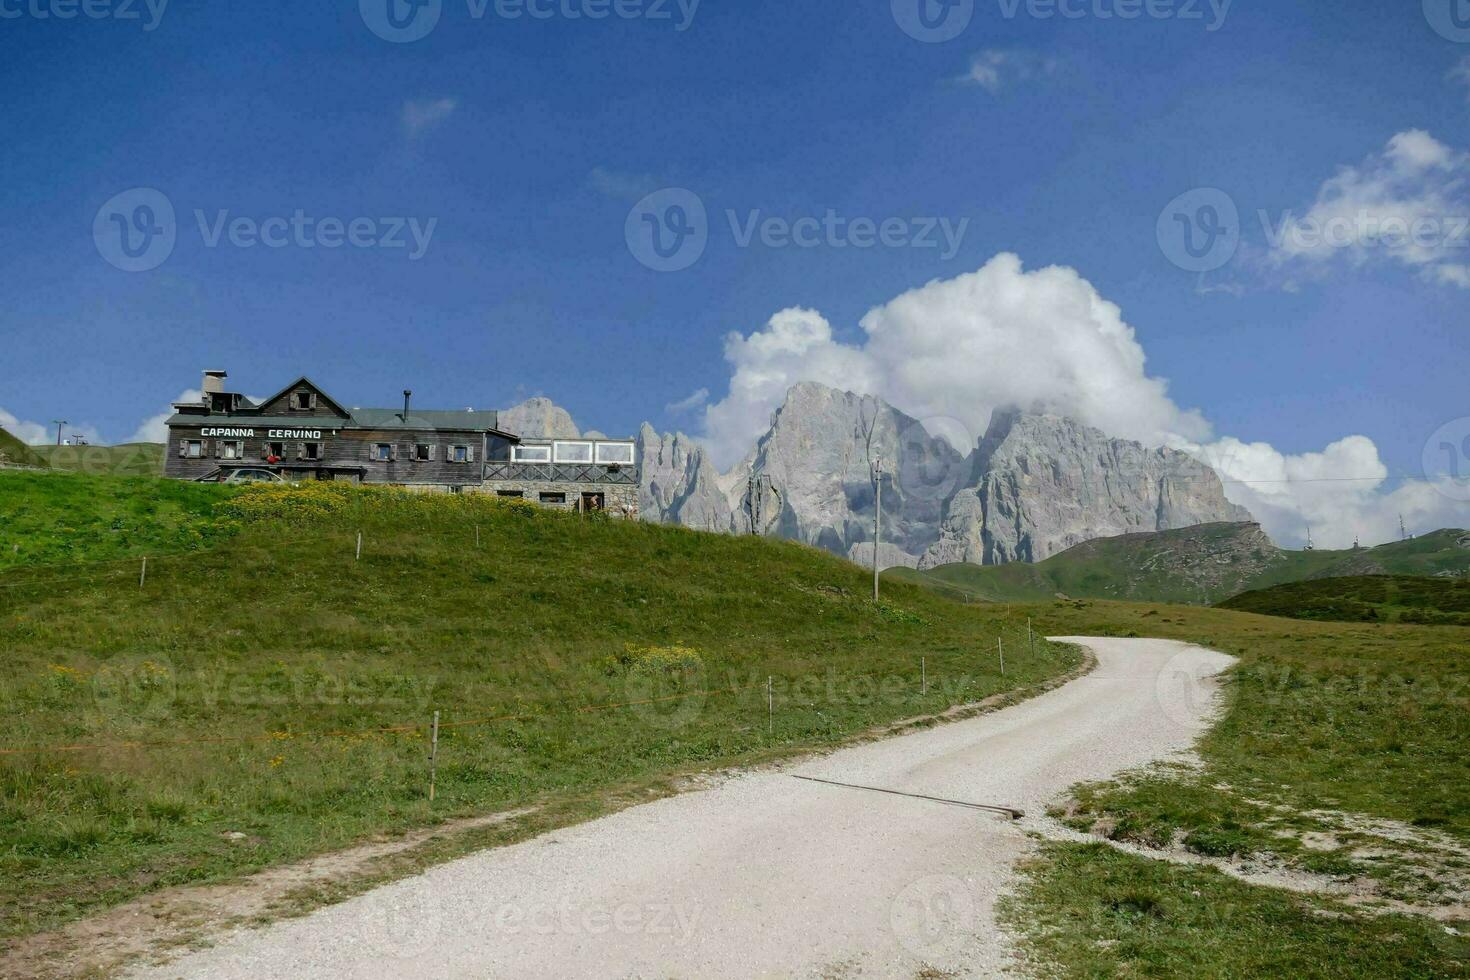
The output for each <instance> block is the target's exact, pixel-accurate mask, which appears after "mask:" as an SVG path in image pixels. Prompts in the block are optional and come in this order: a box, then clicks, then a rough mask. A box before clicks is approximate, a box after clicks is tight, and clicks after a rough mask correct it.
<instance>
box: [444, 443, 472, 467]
mask: <svg viewBox="0 0 1470 980" xmlns="http://www.w3.org/2000/svg"><path fill="white" fill-rule="evenodd" d="M449 461H450V462H451V463H468V462H469V461H470V447H469V446H450V447H449Z"/></svg>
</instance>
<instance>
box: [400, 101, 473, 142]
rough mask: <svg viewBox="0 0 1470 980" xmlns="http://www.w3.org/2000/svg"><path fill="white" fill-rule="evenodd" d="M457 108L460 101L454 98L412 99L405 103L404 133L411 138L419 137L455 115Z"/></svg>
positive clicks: (403, 111)
mask: <svg viewBox="0 0 1470 980" xmlns="http://www.w3.org/2000/svg"><path fill="white" fill-rule="evenodd" d="M457 108H459V102H458V101H456V100H454V99H422V100H417V101H415V100H412V99H410V100H409V101H407V102H405V103H403V110H402V114H401V118H402V122H403V134H404V135H405V136H407V137H408V138H409V139H410V140H414V139H417V138H418V137H420V136H422V135H423V134H424V133H427V132H428V131H429V130H431V129H434V128H435V127H436V126H438V125H439V124H441V123H443V122H444V121H445V120H446V119H448V118H449V117H450V116H452V115H454V110H455V109H457Z"/></svg>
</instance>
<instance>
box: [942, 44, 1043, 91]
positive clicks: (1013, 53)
mask: <svg viewBox="0 0 1470 980" xmlns="http://www.w3.org/2000/svg"><path fill="white" fill-rule="evenodd" d="M1056 67H1057V62H1056V59H1055V58H1043V57H1041V56H1040V55H1037V54H1035V53H1033V52H1030V51H1018V50H1001V49H999V48H991V49H988V50H985V51H981V52H980V53H979V54H977V55H975V57H974V58H972V59H971V60H970V70H969V71H967V72H965V74H963V75H961V76H960V78H959V81H960V82H962V83H964V84H968V85H978V86H980V87H981V88H983V89H985V90H986V91H987V92H990V93H991V94H992V95H994V94H998V93H999V92H1000V91H1001V89H1003V88H1006V87H1007V86H1008V85H1010V84H1014V83H1016V82H1021V81H1029V80H1030V79H1033V78H1038V77H1040V76H1042V75H1050V74H1051V73H1052V72H1054V71H1056Z"/></svg>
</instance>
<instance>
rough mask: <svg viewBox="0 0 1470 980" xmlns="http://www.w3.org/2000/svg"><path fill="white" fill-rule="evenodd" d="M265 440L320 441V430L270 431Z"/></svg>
mask: <svg viewBox="0 0 1470 980" xmlns="http://www.w3.org/2000/svg"><path fill="white" fill-rule="evenodd" d="M265 437H266V438H267V439H320V438H321V437H322V430H321V429H271V430H270V431H269V432H267V433H266V436H265Z"/></svg>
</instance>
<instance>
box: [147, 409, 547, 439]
mask: <svg viewBox="0 0 1470 980" xmlns="http://www.w3.org/2000/svg"><path fill="white" fill-rule="evenodd" d="M497 421H498V419H497V417H496V413H495V412H441V411H432V410H430V411H423V412H420V411H410V412H409V415H408V421H407V422H404V421H403V412H402V410H401V409H395V408H355V409H353V410H352V412H351V414H350V417H348V418H345V419H340V418H337V417H335V416H331V415H251V414H250V413H249V412H231V413H229V414H224V413H222V412H215V413H208V414H192V413H186V412H180V413H178V414H176V415H173V416H171V417H170V418H169V420H168V423H167V424H168V425H187V426H190V427H193V426H196V425H202V426H211V427H218V428H221V429H250V428H263V429H374V430H403V431H405V432H424V431H428V430H433V429H446V430H449V431H453V432H488V433H490V434H491V435H498V436H504V437H505V438H507V439H510V440H512V441H517V442H518V441H519V440H520V437H519V436H516V435H513V434H511V433H509V432H501V431H500V430H499V429H497V428H496V423H497Z"/></svg>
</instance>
